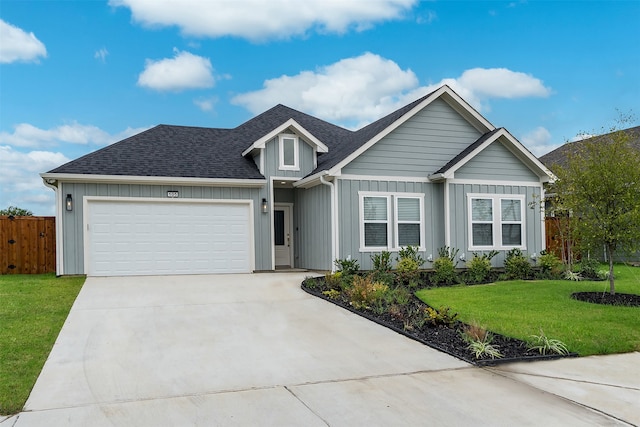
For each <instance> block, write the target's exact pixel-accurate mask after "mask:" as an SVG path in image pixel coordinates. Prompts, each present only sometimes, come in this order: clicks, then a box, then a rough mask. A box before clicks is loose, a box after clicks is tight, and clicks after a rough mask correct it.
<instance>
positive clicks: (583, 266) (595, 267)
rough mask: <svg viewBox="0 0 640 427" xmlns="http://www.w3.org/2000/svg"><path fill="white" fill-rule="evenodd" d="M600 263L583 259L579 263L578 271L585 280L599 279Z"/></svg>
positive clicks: (595, 260) (590, 259)
mask: <svg viewBox="0 0 640 427" xmlns="http://www.w3.org/2000/svg"><path fill="white" fill-rule="evenodd" d="M599 270H600V262H599V261H598V260H597V259H592V258H582V259H581V260H580V262H579V263H578V271H577V273H580V275H581V276H582V277H584V278H589V279H599V278H600V275H599V274H598V273H599Z"/></svg>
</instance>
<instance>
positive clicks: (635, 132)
mask: <svg viewBox="0 0 640 427" xmlns="http://www.w3.org/2000/svg"><path fill="white" fill-rule="evenodd" d="M622 132H625V133H626V134H628V135H629V142H630V143H631V145H632V146H633V147H635V148H636V149H637V150H638V151H640V126H636V127H633V128H629V129H623V130H622ZM609 135H611V134H610V133H608V134H604V135H598V136H594V137H592V138H587V139H582V140H580V141H575V142H568V143H566V144H564V145H563V146H561V147H558V148H556V149H555V150H553V151H551V152H550V153H547V154H545V155H544V156H541V157H540V161H541V162H542V163H544V164H545V166H546V167H548V168H549V169H551V170H553V167H554V166H566V164H567V161H568V159H569V156H570V155H571V154H576V153H577V152H578V150H579V149H580V147H582V146H583V145H584V144H585V143H586V142H594V141H595V142H603V143H607V142H610V141H611V139H609V138H607V136H609Z"/></svg>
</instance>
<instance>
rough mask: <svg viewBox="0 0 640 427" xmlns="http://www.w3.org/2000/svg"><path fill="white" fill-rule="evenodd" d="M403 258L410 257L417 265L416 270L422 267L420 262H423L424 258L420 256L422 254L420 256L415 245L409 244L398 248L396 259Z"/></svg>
mask: <svg viewBox="0 0 640 427" xmlns="http://www.w3.org/2000/svg"><path fill="white" fill-rule="evenodd" d="M403 259H410V260H412V261H414V262H415V264H417V265H418V267H417V268H416V270H417V269H418V268H420V267H422V264H424V263H425V259H424V258H422V256H420V253H419V252H418V247H417V246H411V245H409V246H405V247H404V248H400V250H399V251H398V261H401V260H403Z"/></svg>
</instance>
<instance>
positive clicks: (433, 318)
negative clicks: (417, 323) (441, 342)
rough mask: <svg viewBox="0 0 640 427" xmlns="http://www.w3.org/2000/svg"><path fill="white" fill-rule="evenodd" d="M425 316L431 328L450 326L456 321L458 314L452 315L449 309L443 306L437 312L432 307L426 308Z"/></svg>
mask: <svg viewBox="0 0 640 427" xmlns="http://www.w3.org/2000/svg"><path fill="white" fill-rule="evenodd" d="M425 314H426V316H427V319H428V321H429V322H431V324H433V326H452V325H453V324H454V323H455V322H456V320H457V319H458V313H453V312H452V311H451V307H445V306H442V307H440V308H439V309H437V310H436V309H435V308H432V307H427V308H426V309H425Z"/></svg>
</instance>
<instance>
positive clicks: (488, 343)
mask: <svg viewBox="0 0 640 427" xmlns="http://www.w3.org/2000/svg"><path fill="white" fill-rule="evenodd" d="M461 336H462V339H463V340H465V342H466V343H467V344H469V345H468V347H467V350H469V351H471V352H472V353H473V355H474V356H475V358H476V359H483V358H485V357H491V358H492V359H499V358H501V357H502V353H501V352H500V350H498V348H499V346H498V345H495V344H492V342H493V335H492V334H491V332H489V331H487V330H486V329H485V328H483V327H482V326H479V325H477V324H475V323H472V324H470V325H467V326H465V327H464V329H463V330H462V331H461Z"/></svg>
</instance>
